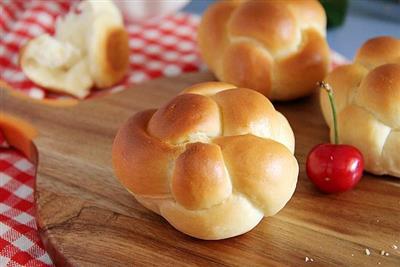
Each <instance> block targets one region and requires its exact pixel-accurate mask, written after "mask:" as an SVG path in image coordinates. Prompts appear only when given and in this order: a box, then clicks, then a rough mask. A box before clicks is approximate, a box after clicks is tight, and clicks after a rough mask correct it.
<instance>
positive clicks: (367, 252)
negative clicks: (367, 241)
mask: <svg viewBox="0 0 400 267" xmlns="http://www.w3.org/2000/svg"><path fill="white" fill-rule="evenodd" d="M365 255H367V256H369V255H371V251H369V249H367V248H366V249H365Z"/></svg>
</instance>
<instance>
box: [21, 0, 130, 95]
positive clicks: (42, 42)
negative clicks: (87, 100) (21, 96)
mask: <svg viewBox="0 0 400 267" xmlns="http://www.w3.org/2000/svg"><path fill="white" fill-rule="evenodd" d="M78 10H79V12H80V13H79V14H76V13H74V12H71V13H68V14H67V15H66V16H65V17H64V18H60V19H58V20H57V23H56V28H55V36H49V35H48V34H44V35H41V36H38V37H36V38H34V39H32V40H30V41H29V42H28V43H27V44H26V45H25V46H24V47H23V49H22V50H21V51H20V65H21V68H22V70H23V71H24V73H25V74H26V75H27V76H28V78H29V79H31V80H32V81H34V82H35V83H37V84H39V85H41V86H43V87H45V88H47V89H49V90H54V91H59V92H64V93H68V94H71V95H74V96H76V97H79V98H83V97H85V96H86V95H87V94H88V93H89V90H90V88H91V87H93V86H96V87H97V88H106V87H109V86H112V85H114V84H115V83H117V82H119V81H120V80H121V79H122V78H123V77H124V75H125V74H126V72H127V68H128V63H129V47H128V35H127V33H126V31H125V29H124V25H123V21H122V17H121V14H120V12H119V10H118V9H117V8H116V7H115V6H114V4H113V2H112V1H110V0H105V1H95V0H86V1H82V2H81V3H80V4H79V6H78Z"/></svg>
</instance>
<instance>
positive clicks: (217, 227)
mask: <svg viewBox="0 0 400 267" xmlns="http://www.w3.org/2000/svg"><path fill="white" fill-rule="evenodd" d="M293 153H294V135H293V132H292V129H291V127H290V125H289V123H288V121H287V120H286V118H285V117H284V116H283V115H282V114H281V113H279V112H278V111H276V110H275V108H274V107H273V105H272V104H271V102H270V101H269V100H268V99H267V98H266V97H265V96H263V95H262V94H260V93H258V92H256V91H254V90H250V89H244V88H236V87H235V86H234V85H231V84H226V83H219V82H209V83H201V84H197V85H194V86H192V87H190V88H188V89H186V90H185V91H184V92H183V93H182V94H180V95H178V96H176V97H175V98H174V99H172V100H171V101H169V102H168V103H166V104H165V105H164V106H162V107H161V108H159V109H158V110H146V111H143V112H139V113H137V114H136V115H134V116H133V117H132V118H130V119H129V120H128V121H127V122H126V123H125V124H124V125H123V126H122V127H121V128H120V130H119V131H118V133H117V136H116V137H115V140H114V144H113V151H112V159H113V166H114V170H115V173H116V176H117V178H118V179H119V181H120V182H121V183H122V185H124V186H125V187H126V188H127V189H128V191H129V192H130V193H132V194H133V195H134V196H135V198H136V199H137V200H138V201H139V202H140V203H141V204H142V205H143V206H145V207H147V208H148V209H150V210H152V211H154V212H156V213H157V214H159V215H161V216H163V217H164V218H165V219H166V220H167V221H168V222H169V223H170V224H172V225H173V226H174V227H175V228H176V229H178V230H179V231H181V232H184V233H186V234H188V235H190V236H193V237H197V238H201V239H213V240H216V239H223V238H228V237H233V236H237V235H240V234H243V233H245V232H247V231H250V230H251V229H253V228H254V227H255V226H256V225H257V224H258V223H259V222H260V221H261V219H262V218H263V217H267V216H272V215H274V214H276V213H277V212H278V211H279V210H281V209H282V208H283V207H284V206H285V204H286V203H287V202H288V201H289V199H290V198H291V197H292V195H293V193H294V190H295V188H296V183H297V176H298V171H299V167H298V164H297V161H296V158H295V157H294V155H293Z"/></svg>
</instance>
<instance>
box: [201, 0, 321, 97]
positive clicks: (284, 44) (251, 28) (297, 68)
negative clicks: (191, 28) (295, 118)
mask: <svg viewBox="0 0 400 267" xmlns="http://www.w3.org/2000/svg"><path fill="white" fill-rule="evenodd" d="M325 28H326V16H325V12H324V9H323V8H322V6H321V4H320V3H319V2H318V1H317V0H287V1H276V0H264V1H260V0H254V1H252V0H250V1H220V2H217V3H215V4H213V5H211V6H210V7H209V8H208V9H207V11H206V12H205V14H204V15H203V18H202V21H201V23H200V26H199V30H198V44H199V49H200V52H201V55H202V58H203V60H204V61H205V62H206V64H207V65H208V67H209V68H210V70H211V71H213V72H214V74H215V75H216V76H217V78H218V79H219V80H221V81H224V82H229V83H232V84H235V85H236V86H240V87H246V88H252V89H255V90H257V91H258V92H260V93H262V94H264V95H265V96H267V97H268V98H269V99H270V100H291V99H295V98H299V97H302V96H305V95H308V94H310V93H311V92H312V91H313V90H314V89H315V83H316V82H317V81H319V80H322V79H323V78H324V77H325V75H326V73H327V71H328V66H329V47H328V44H327V42H326V40H325V35H326V30H325Z"/></svg>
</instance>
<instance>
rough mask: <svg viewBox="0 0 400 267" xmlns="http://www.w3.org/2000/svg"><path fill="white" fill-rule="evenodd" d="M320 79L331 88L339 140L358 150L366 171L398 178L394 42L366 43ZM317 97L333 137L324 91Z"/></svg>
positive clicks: (399, 108) (398, 76) (398, 46)
mask: <svg viewBox="0 0 400 267" xmlns="http://www.w3.org/2000/svg"><path fill="white" fill-rule="evenodd" d="M325 81H326V82H328V83H329V84H330V85H331V86H332V87H333V90H334V95H335V101H336V106H337V112H338V129H339V139H340V142H341V143H345V144H351V145H353V146H355V147H357V148H358V149H359V150H360V151H361V152H362V154H363V156H364V160H365V169H366V170H367V171H369V172H371V173H374V174H378V175H383V174H389V175H393V176H396V177H400V153H399V149H400V40H399V39H396V38H393V37H388V36H384V37H377V38H373V39H371V40H369V41H367V42H366V43H365V44H364V45H363V46H362V47H361V48H360V49H359V50H358V52H357V55H356V57H355V59H354V62H353V63H352V64H350V65H346V66H341V67H338V68H336V69H335V70H334V71H333V72H332V73H330V74H329V75H328V76H327V78H326V79H325ZM320 101H321V108H322V112H323V114H324V118H325V120H326V122H327V124H328V125H329V127H330V129H331V140H333V128H332V114H331V109H330V105H329V100H328V97H327V95H326V92H323V91H321V94H320Z"/></svg>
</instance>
